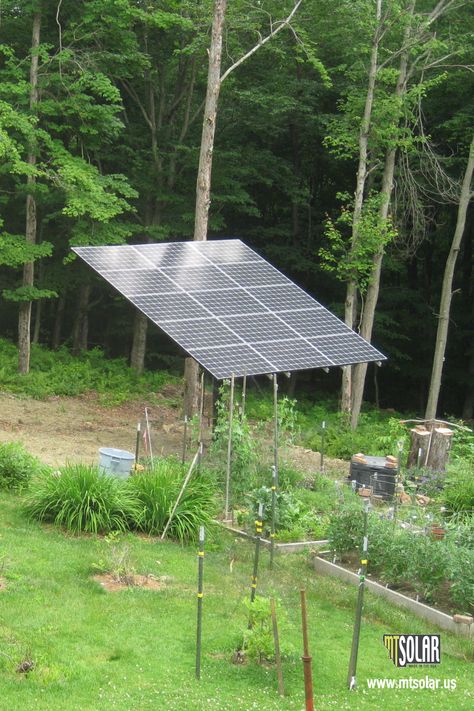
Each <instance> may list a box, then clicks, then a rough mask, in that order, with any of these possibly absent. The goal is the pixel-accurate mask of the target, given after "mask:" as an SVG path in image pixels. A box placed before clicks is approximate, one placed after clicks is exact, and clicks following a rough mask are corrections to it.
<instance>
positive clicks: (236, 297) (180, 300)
mask: <svg viewBox="0 0 474 711" xmlns="http://www.w3.org/2000/svg"><path fill="white" fill-rule="evenodd" d="M74 251H75V252H76V253H77V254H78V255H79V256H80V257H81V258H82V259H83V260H84V261H85V262H87V264H89V265H90V266H91V267H92V268H93V269H95V270H96V271H97V272H98V273H99V274H101V276H103V277H104V279H106V280H107V281H108V282H109V283H110V284H112V286H114V287H115V288H116V289H118V291H120V292H121V293H122V294H123V295H124V296H126V297H127V298H128V300H129V301H131V302H132V304H134V305H135V306H136V307H137V308H139V309H140V310H141V311H142V312H143V313H144V314H145V315H146V316H148V318H150V319H151V320H152V321H153V322H154V323H156V324H157V325H158V326H160V327H161V328H162V329H163V331H164V332H165V333H166V334H168V335H169V336H170V337H171V338H172V339H173V340H174V341H175V342H176V343H177V344H178V345H179V346H181V348H183V349H184V350H185V351H186V352H187V353H189V354H190V355H191V356H192V357H193V358H195V359H196V360H197V361H198V362H199V363H200V364H201V365H202V367H203V368H205V369H206V370H208V371H209V372H210V373H212V375H214V376H215V377H216V378H218V379H222V378H229V377H230V376H231V375H232V374H233V375H235V376H243V375H259V374H263V373H275V372H281V371H292V370H306V369H309V368H322V367H331V366H339V365H349V364H353V363H361V362H367V361H379V360H385V356H383V355H382V354H381V353H380V352H379V351H378V350H376V349H375V348H374V347H373V346H372V345H371V344H370V343H368V342H367V341H365V340H364V339H363V338H361V337H360V336H358V335H357V334H356V333H354V331H352V330H351V329H350V328H348V327H347V326H346V325H345V324H344V323H343V322H342V321H341V320H340V319H338V318H337V317H336V316H334V315H333V314H332V313H330V312H329V311H328V310H327V309H325V308H324V307H323V306H321V304H319V303H318V302H317V301H316V300H315V299H313V298H312V296H310V295H309V294H307V293H306V292H305V291H303V290H302V289H300V288H299V287H298V286H296V284H293V283H292V282H291V281H290V280H289V279H287V277H285V276H284V275H283V274H282V273H281V272H279V271H278V270H277V269H275V268H274V267H272V265H271V264H269V263H268V262H266V261H265V260H264V259H262V257H260V256H259V255H258V254H257V253H256V252H254V251H253V250H252V249H250V248H249V247H247V246H246V245H245V244H244V243H243V242H241V241H240V240H235V239H233V240H215V241H210V242H169V243H166V244H145V245H123V246H118V247H77V248H74Z"/></svg>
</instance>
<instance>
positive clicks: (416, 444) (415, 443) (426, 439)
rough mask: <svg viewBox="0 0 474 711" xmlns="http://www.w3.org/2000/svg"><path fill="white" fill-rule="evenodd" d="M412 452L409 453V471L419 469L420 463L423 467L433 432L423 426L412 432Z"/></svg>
mask: <svg viewBox="0 0 474 711" xmlns="http://www.w3.org/2000/svg"><path fill="white" fill-rule="evenodd" d="M410 438H411V443H410V451H409V453H408V460H407V469H411V468H412V467H417V466H418V463H420V466H423V465H424V463H425V459H426V455H427V453H428V447H429V443H430V438H431V432H430V431H429V430H428V429H426V427H424V426H423V425H419V426H418V427H414V428H413V429H411V430H410Z"/></svg>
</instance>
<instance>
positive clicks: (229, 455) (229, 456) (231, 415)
mask: <svg viewBox="0 0 474 711" xmlns="http://www.w3.org/2000/svg"><path fill="white" fill-rule="evenodd" d="M234 389H235V377H234V374H233V373H232V377H231V379H230V401H229V436H228V439H227V471H226V477H225V506H224V518H225V520H226V521H228V520H229V506H230V476H231V469H232V425H233V422H234Z"/></svg>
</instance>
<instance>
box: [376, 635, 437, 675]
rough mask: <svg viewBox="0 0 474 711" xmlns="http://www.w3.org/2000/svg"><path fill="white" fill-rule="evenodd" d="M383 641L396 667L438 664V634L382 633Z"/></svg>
mask: <svg viewBox="0 0 474 711" xmlns="http://www.w3.org/2000/svg"><path fill="white" fill-rule="evenodd" d="M383 643H384V645H385V647H386V648H387V649H388V654H389V657H390V659H391V660H392V662H393V663H394V664H395V666H396V667H406V666H413V665H416V664H439V663H440V656H441V642H440V637H439V634H384V636H383Z"/></svg>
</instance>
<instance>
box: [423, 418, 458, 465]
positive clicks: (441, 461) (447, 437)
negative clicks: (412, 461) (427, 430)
mask: <svg viewBox="0 0 474 711" xmlns="http://www.w3.org/2000/svg"><path fill="white" fill-rule="evenodd" d="M452 440H453V431H452V430H450V429H448V427H434V428H433V431H432V434H431V445H430V450H429V453H428V461H427V463H426V464H427V466H428V467H429V468H430V469H432V470H433V471H434V472H444V471H446V465H447V463H448V459H449V452H450V450H451V444H452Z"/></svg>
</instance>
